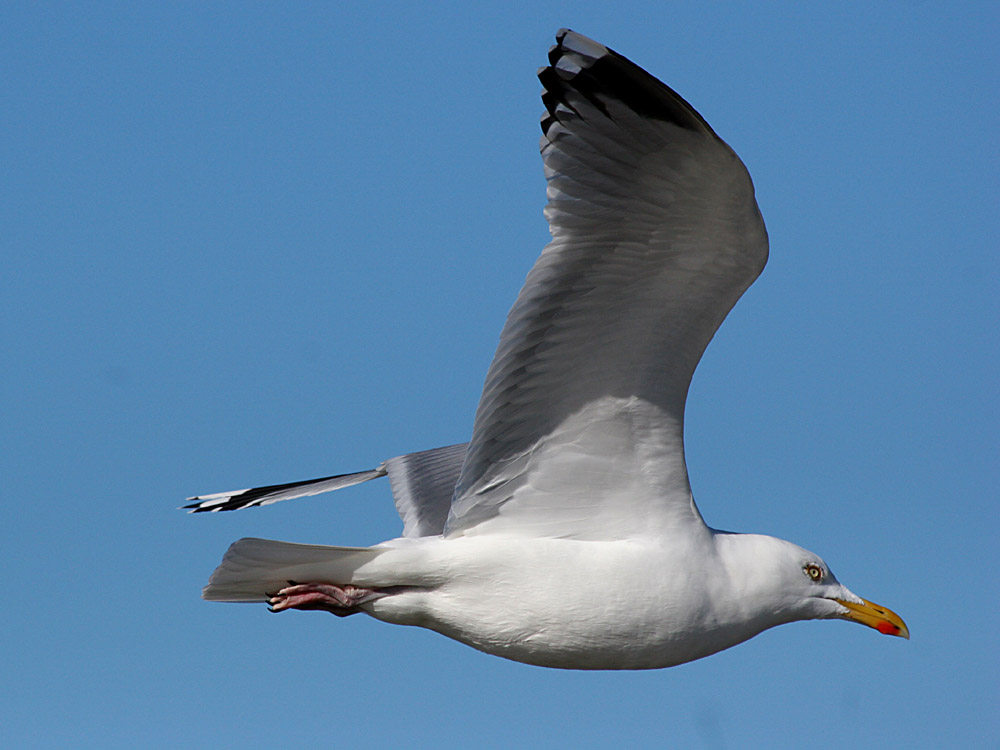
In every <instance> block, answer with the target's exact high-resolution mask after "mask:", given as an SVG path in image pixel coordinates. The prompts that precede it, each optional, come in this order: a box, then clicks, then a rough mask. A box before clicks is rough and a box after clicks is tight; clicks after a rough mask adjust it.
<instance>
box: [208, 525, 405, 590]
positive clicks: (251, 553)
mask: <svg viewBox="0 0 1000 750" xmlns="http://www.w3.org/2000/svg"><path fill="white" fill-rule="evenodd" d="M383 552H385V550H384V549H380V548H378V547H327V546H323V545H318V544H293V543H291V542H278V541H274V540H273V539H253V538H247V539H240V540H239V541H238V542H234V543H233V544H232V545H230V547H229V549H228V550H226V554H225V556H224V557H223V558H222V562H221V563H220V564H219V567H218V568H216V569H215V572H214V573H212V577H211V578H210V579H209V580H208V585H207V586H206V587H205V588H204V589H202V592H201V596H202V598H203V599H207V600H208V601H212V602H263V601H267V599H268V594H269V593H273V592H275V591H278V590H279V589H282V588H284V587H285V586H287V585H288V582H289V581H303V582H305V581H309V582H313V581H323V582H327V583H335V584H347V583H353V582H354V578H355V573H356V572H357V571H358V569H359V568H361V567H362V566H364V565H367V564H368V563H371V562H373V561H374V560H375V559H376V558H377V557H378V556H379V555H381V554H382V553H383Z"/></svg>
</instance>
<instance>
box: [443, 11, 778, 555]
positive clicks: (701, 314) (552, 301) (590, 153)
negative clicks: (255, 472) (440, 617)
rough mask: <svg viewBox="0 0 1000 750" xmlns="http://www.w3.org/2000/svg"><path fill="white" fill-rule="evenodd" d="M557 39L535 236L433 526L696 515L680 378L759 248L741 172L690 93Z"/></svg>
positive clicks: (576, 528)
mask: <svg viewBox="0 0 1000 750" xmlns="http://www.w3.org/2000/svg"><path fill="white" fill-rule="evenodd" d="M557 42H558V43H557V44H556V45H555V46H554V47H553V48H552V49H551V50H550V52H549V65H548V66H547V67H545V68H542V69H541V70H540V71H539V74H538V75H539V79H540V80H541V82H542V84H543V86H544V91H543V93H542V101H543V103H544V105H545V109H546V112H545V114H544V115H543V116H542V121H541V126H542V131H543V136H542V139H541V153H542V158H543V161H544V166H545V175H546V180H547V183H548V186H547V197H548V205H547V207H546V209H545V215H546V218H547V219H548V221H549V226H550V231H551V233H552V241H551V243H549V245H548V246H547V247H546V248H545V250H544V251H543V252H542V255H541V257H540V258H539V259H538V261H537V262H536V263H535V266H534V268H533V269H532V270H531V273H530V274H529V275H528V278H527V280H526V282H525V284H524V287H523V288H522V289H521V292H520V294H519V295H518V298H517V301H516V302H515V303H514V306H513V308H512V309H511V311H510V314H509V315H508V318H507V322H506V324H505V326H504V329H503V333H502V335H501V337H500V343H499V346H498V347H497V351H496V354H495V356H494V359H493V362H492V364H491V365H490V369H489V372H488V374H487V377H486V383H485V385H484V387H483V394H482V398H481V400H480V402H479V407H478V410H477V413H476V419H475V425H474V429H473V437H472V440H471V442H470V444H469V449H468V453H467V454H466V458H465V463H464V466H463V468H462V473H461V476H460V478H459V480H458V485H457V487H456V489H455V496H454V498H453V500H452V504H451V511H450V514H449V517H448V521H447V525H446V527H445V535H446V536H448V537H454V536H462V535H470V534H485V533H503V534H515V535H530V536H552V537H567V538H583V539H617V538H629V537H634V536H637V535H638V536H641V535H644V534H650V533H656V532H657V530H658V529H659V528H661V527H662V526H664V525H676V524H677V523H697V524H702V521H701V517H700V515H699V514H698V510H697V508H696V507H695V505H694V502H693V499H692V498H691V492H690V486H689V484H688V478H687V470H686V467H685V464H684V447H683V417H684V402H685V398H686V395H687V390H688V385H689V383H690V380H691V375H692V374H693V372H694V369H695V367H696V366H697V364H698V361H699V359H700V358H701V355H702V352H703V351H704V350H705V347H706V346H707V345H708V342H709V341H710V340H711V338H712V336H713V335H714V334H715V331H716V330H717V329H718V327H719V325H720V324H721V323H722V321H723V319H724V318H725V317H726V314H727V313H728V312H729V310H730V309H732V307H733V305H734V304H735V303H736V300H738V299H739V297H740V295H742V294H743V292H744V291H745V290H746V289H747V288H748V287H749V286H750V284H751V283H753V281H754V279H756V278H757V276H758V275H759V274H760V272H761V270H762V269H763V267H764V264H765V262H766V261H767V233H766V230H765V228H764V222H763V219H762V218H761V216H760V212H759V211H758V209H757V203H756V201H755V199H754V191H753V184H752V182H751V180H750V176H749V174H748V173H747V171H746V168H745V167H744V166H743V164H742V162H741V161H740V160H739V158H738V157H737V156H736V154H735V153H734V152H733V151H732V149H730V148H729V146H727V145H726V144H725V143H724V142H723V141H722V140H721V139H720V138H719V137H718V136H716V135H715V133H714V132H713V131H712V129H711V128H710V127H709V126H708V124H707V123H706V122H705V120H704V119H702V117H701V116H700V115H699V114H698V113H697V112H696V111H695V110H694V109H693V108H692V107H691V105H689V104H688V103H687V102H685V101H684V100H683V99H682V98H681V97H680V96H678V95H677V94H676V93H675V92H674V91H672V90H671V89H670V88H668V87H667V86H666V85H664V84H663V83H661V82H660V81H658V80H657V79H655V78H653V77H652V76H651V75H649V74H648V73H646V72H645V71H644V70H642V69H641V68H639V67H638V66H636V65H635V64H634V63H632V62H630V61H629V60H627V59H626V58H624V57H622V56H621V55H619V54H617V53H615V52H613V51H612V50H609V49H608V48H607V47H604V46H603V45H601V44H598V43H597V42H594V41H592V40H590V39H588V38H587V37H584V36H582V35H580V34H576V33H574V32H572V31H567V30H563V31H560V32H559V34H558V36H557Z"/></svg>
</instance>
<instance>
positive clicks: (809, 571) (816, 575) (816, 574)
mask: <svg viewBox="0 0 1000 750" xmlns="http://www.w3.org/2000/svg"><path fill="white" fill-rule="evenodd" d="M805 572H806V575H807V576H809V578H810V580H813V581H816V582H817V583H818V582H819V581H822V580H823V569H822V568H821V567H820V566H819V565H817V564H816V563H809V564H808V565H806V567H805Z"/></svg>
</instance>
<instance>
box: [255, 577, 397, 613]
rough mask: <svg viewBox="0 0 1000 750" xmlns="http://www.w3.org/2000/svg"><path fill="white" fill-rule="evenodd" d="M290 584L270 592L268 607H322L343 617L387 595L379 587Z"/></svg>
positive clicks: (310, 608) (315, 608)
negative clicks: (360, 606)
mask: <svg viewBox="0 0 1000 750" xmlns="http://www.w3.org/2000/svg"><path fill="white" fill-rule="evenodd" d="M288 583H289V585H288V586H286V587H285V588H283V589H281V590H280V591H278V592H276V593H274V594H268V595H267V604H268V609H269V610H270V611H271V612H284V611H285V610H286V609H301V610H323V611H326V612H331V613H333V614H335V615H338V616H340V617H344V616H346V615H350V614H354V613H355V612H357V611H358V609H357V608H358V606H359V605H361V604H364V603H365V602H369V601H373V600H374V599H378V598H381V597H382V596H384V595H385V593H384V592H380V591H378V590H377V589H364V588H359V587H357V586H351V585H335V584H331V583H296V582H294V581H289V582H288Z"/></svg>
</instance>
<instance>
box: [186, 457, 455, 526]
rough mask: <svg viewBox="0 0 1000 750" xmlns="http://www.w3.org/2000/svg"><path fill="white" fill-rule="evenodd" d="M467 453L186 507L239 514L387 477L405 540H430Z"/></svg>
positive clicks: (393, 461)
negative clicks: (426, 538)
mask: <svg viewBox="0 0 1000 750" xmlns="http://www.w3.org/2000/svg"><path fill="white" fill-rule="evenodd" d="M467 447H468V444H467V443H459V444H458V445H449V446H446V447H444V448H434V449H432V450H427V451H420V452H419V453H408V454H406V455H404V456H396V457H395V458H390V459H388V460H386V461H383V462H382V463H381V464H379V465H378V466H376V467H375V468H374V469H369V470H368V471H359V472H355V473H353V474H338V475H336V476H330V477H320V478H319V479H307V480H305V481H302V482H289V483H288V484H274V485H268V486H266V487H253V488H250V489H245V490H235V491H232V492H217V493H215V494H212V495H201V496H199V497H189V498H188V500H190V501H191V502H190V503H189V504H188V505H185V506H184V507H185V508H187V509H189V510H190V512H191V513H217V512H219V511H226V510H239V509H241V508H250V507H253V506H256V505H270V504H271V503H277V502H280V501H282V500H291V499H293V498H297V497H306V496H308V495H318V494H320V493H322V492H331V491H333V490H339V489H342V488H344V487H350V486H352V485H355V484H360V483H361V482H367V481H369V480H372V479H378V478H379V477H384V476H388V477H389V482H390V484H391V485H392V496H393V501H394V502H395V503H396V510H397V511H398V512H399V516H400V518H402V519H403V536H405V537H412V536H432V535H434V534H440V533H441V532H442V530H443V529H444V523H445V519H447V517H448V508H449V506H450V504H451V498H452V494H453V493H454V490H455V484H456V482H457V481H458V475H459V472H460V471H461V469H462V461H463V460H464V458H465V451H466V448H467Z"/></svg>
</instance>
